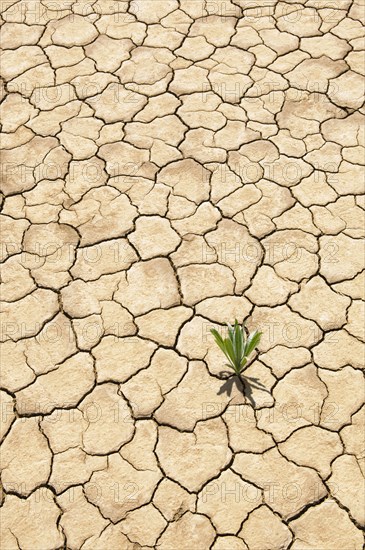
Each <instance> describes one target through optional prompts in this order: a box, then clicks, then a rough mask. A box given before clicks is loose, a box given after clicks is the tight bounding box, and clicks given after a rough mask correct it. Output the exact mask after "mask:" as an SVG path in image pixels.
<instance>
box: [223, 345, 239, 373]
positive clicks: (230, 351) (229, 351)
mask: <svg viewBox="0 0 365 550" xmlns="http://www.w3.org/2000/svg"><path fill="white" fill-rule="evenodd" d="M224 344H225V347H226V351H227V354H228V357H229V359H230V361H231V363H232V365H233V368H234V370H236V369H237V364H236V357H235V354H234V349H233V344H232V342H231V340H230V339H229V338H226V339H225V340H224Z"/></svg>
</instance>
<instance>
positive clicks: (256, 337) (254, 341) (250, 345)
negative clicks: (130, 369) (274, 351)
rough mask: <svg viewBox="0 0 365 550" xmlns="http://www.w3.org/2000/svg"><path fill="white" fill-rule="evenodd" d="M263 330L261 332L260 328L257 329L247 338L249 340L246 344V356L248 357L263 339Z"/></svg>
mask: <svg viewBox="0 0 365 550" xmlns="http://www.w3.org/2000/svg"><path fill="white" fill-rule="evenodd" d="M261 335H262V332H259V331H258V330H255V332H252V333H251V334H250V336H249V337H248V338H247V342H246V345H245V357H248V356H249V355H250V354H251V353H252V352H253V350H254V349H255V347H256V346H258V345H259V343H260V340H261Z"/></svg>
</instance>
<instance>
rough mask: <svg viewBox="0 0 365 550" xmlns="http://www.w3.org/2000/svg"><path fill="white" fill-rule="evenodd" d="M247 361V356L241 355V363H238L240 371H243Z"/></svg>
mask: <svg viewBox="0 0 365 550" xmlns="http://www.w3.org/2000/svg"><path fill="white" fill-rule="evenodd" d="M246 363H247V357H242V360H241V364H240V372H242V371H243V368H244V366H245V365H246Z"/></svg>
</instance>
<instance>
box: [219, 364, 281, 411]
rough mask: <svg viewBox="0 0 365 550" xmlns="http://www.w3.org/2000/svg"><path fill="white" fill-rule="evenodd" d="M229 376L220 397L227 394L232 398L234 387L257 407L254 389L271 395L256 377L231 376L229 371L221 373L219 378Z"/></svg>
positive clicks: (221, 389)
mask: <svg viewBox="0 0 365 550" xmlns="http://www.w3.org/2000/svg"><path fill="white" fill-rule="evenodd" d="M227 375H228V378H227V379H226V381H225V382H224V384H223V385H222V387H221V388H220V390H219V392H218V395H222V394H223V393H226V394H227V395H228V397H231V395H232V391H233V387H234V386H236V388H237V390H238V391H239V392H241V393H242V395H243V396H244V397H247V399H248V401H249V402H250V403H251V405H252V406H253V407H255V406H256V403H255V400H254V398H253V390H254V389H256V390H261V391H264V392H266V393H270V391H269V390H268V389H267V388H265V386H264V385H263V384H262V383H261V382H260V381H259V379H258V378H255V377H254V376H244V375H243V374H242V375H240V376H238V375H237V374H231V372H229V371H221V372H220V373H219V376H221V377H223V376H224V377H226V376H227Z"/></svg>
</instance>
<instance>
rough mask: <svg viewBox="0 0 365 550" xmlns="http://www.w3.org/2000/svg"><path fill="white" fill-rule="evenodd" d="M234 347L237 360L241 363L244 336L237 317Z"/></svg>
mask: <svg viewBox="0 0 365 550" xmlns="http://www.w3.org/2000/svg"><path fill="white" fill-rule="evenodd" d="M234 344H235V345H234V348H235V355H236V359H237V362H238V363H240V362H241V359H242V355H243V338H242V331H241V327H240V326H239V324H238V321H237V319H236V320H235V324H234Z"/></svg>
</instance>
